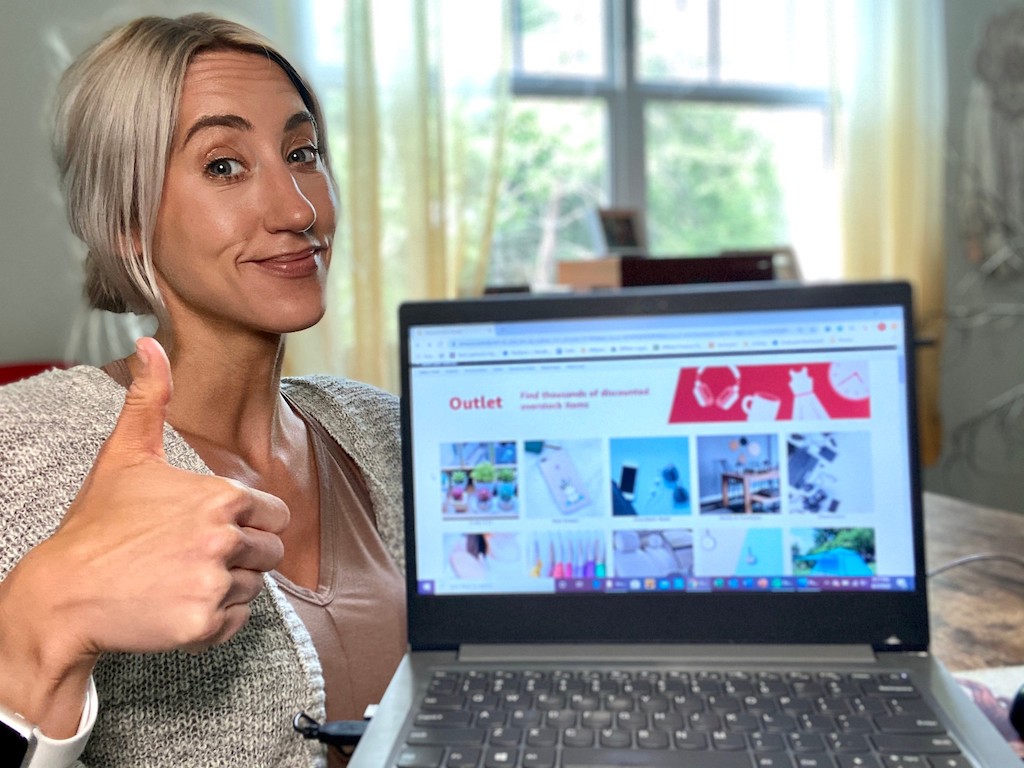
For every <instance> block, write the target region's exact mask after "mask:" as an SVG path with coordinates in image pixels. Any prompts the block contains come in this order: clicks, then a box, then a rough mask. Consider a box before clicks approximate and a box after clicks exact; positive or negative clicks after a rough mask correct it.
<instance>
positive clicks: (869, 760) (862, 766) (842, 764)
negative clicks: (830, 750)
mask: <svg viewBox="0 0 1024 768" xmlns="http://www.w3.org/2000/svg"><path fill="white" fill-rule="evenodd" d="M836 763H837V764H838V766H839V768H882V764H881V763H880V762H878V760H877V759H876V758H875V757H873V756H871V755H837V756H836Z"/></svg>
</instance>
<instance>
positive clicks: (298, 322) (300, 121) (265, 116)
mask: <svg viewBox="0 0 1024 768" xmlns="http://www.w3.org/2000/svg"><path fill="white" fill-rule="evenodd" d="M321 140H322V137H320V136H318V134H317V127H316V126H315V125H314V123H313V118H312V115H310V113H309V111H308V110H307V109H306V106H305V105H304V104H303V102H302V98H301V97H300V96H299V94H298V92H297V91H296V90H295V87H294V86H293V85H292V83H291V81H290V80H289V79H288V76H287V75H286V74H285V73H284V71H283V70H282V69H281V68H280V67H279V66H278V65H276V64H275V63H273V62H272V61H270V60H269V59H267V58H265V57H262V56H258V55H255V54H249V53H240V52H234V51H230V52H229V51H221V52H211V53H205V54H201V55H199V56H197V57H196V58H195V60H194V61H193V62H192V63H191V64H190V65H189V68H188V70H187V71H186V73H185V81H184V85H183V89H182V95H181V104H180V107H179V113H178V123H177V125H176V126H175V131H174V139H173V142H174V143H173V145H172V148H171V154H170V157H169V159H168V163H167V171H166V177H165V179H164V186H163V197H162V199H161V203H160V210H159V213H158V216H157V224H156V231H155V236H154V241H153V246H154V247H153V261H154V265H155V268H156V273H157V282H158V284H159V286H160V290H161V291H162V293H163V297H164V301H165V303H166V305H167V309H168V312H169V314H170V317H171V321H172V323H173V325H174V326H175V332H176V334H178V335H179V336H185V337H187V336H188V335H189V329H190V328H196V327H199V326H205V327H207V328H210V327H213V328H216V329H217V330H218V331H224V332H232V331H255V332H260V333H273V334H280V333H287V332H290V331H296V330H300V329H302V328H307V327H309V326H310V325H313V324H314V323H316V322H317V321H318V320H319V319H320V318H321V317H322V316H323V313H324V308H325V307H324V287H325V283H326V277H327V267H328V264H329V263H330V256H331V241H332V239H333V237H334V226H335V199H334V189H333V187H332V185H331V182H330V179H329V177H328V175H327V171H326V169H325V168H324V165H323V163H322V162H321V160H320V155H319V152H318V147H319V142H320V141H321ZM197 324H198V325H197Z"/></svg>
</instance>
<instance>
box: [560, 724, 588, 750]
mask: <svg viewBox="0 0 1024 768" xmlns="http://www.w3.org/2000/svg"><path fill="white" fill-rule="evenodd" d="M595 735H596V732H595V731H594V730H592V729H590V728H566V729H565V730H564V731H563V732H562V743H563V744H564V745H565V746H567V747H592V746H593V745H594V737H595Z"/></svg>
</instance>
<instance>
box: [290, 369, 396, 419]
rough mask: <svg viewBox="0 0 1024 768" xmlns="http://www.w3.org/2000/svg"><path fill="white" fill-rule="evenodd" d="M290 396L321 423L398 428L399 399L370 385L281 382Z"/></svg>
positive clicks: (323, 379)
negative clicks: (331, 421) (330, 421)
mask: <svg viewBox="0 0 1024 768" xmlns="http://www.w3.org/2000/svg"><path fill="white" fill-rule="evenodd" d="M281 386H282V388H283V389H284V391H285V392H286V393H287V395H288V396H289V397H290V398H291V399H292V400H294V401H295V402H297V403H298V404H299V405H300V406H301V407H302V408H303V409H305V410H306V411H307V412H308V413H310V414H311V415H313V416H316V417H317V418H318V419H320V420H321V421H323V422H325V426H328V427H329V426H330V425H329V424H327V423H326V421H327V420H338V421H340V422H341V425H350V424H353V423H364V424H365V423H367V422H372V423H379V424H380V425H381V426H388V427H392V426H394V427H397V422H398V398H397V397H396V396H395V395H393V394H392V393H390V392H387V391H385V390H383V389H380V388H378V387H374V386H372V385H370V384H365V383H363V382H360V381H353V380H352V379H346V378H342V377H339V376H319V375H318V376H301V377H296V378H287V379H284V380H283V381H282V382H281Z"/></svg>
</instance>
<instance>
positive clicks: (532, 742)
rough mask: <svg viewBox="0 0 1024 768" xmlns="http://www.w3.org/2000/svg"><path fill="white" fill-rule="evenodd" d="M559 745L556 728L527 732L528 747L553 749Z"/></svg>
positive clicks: (532, 729) (535, 729)
mask: <svg viewBox="0 0 1024 768" xmlns="http://www.w3.org/2000/svg"><path fill="white" fill-rule="evenodd" d="M557 743H558V731H557V730H556V729H554V728H530V729H529V730H528V731H527V732H526V746H528V747H553V746H555V745H556V744H557Z"/></svg>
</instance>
